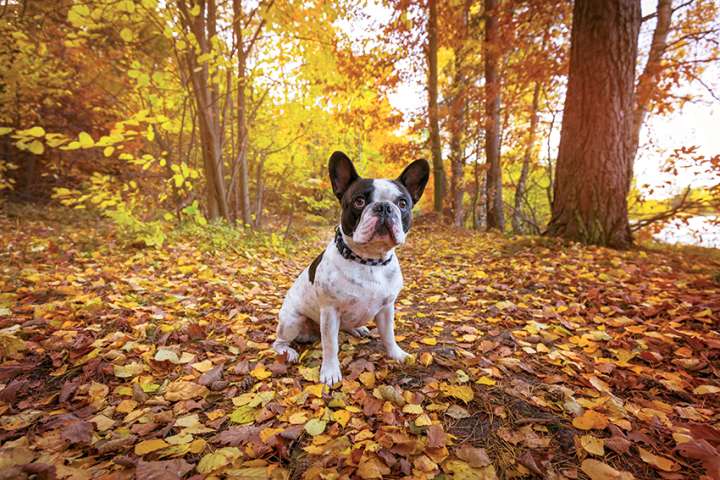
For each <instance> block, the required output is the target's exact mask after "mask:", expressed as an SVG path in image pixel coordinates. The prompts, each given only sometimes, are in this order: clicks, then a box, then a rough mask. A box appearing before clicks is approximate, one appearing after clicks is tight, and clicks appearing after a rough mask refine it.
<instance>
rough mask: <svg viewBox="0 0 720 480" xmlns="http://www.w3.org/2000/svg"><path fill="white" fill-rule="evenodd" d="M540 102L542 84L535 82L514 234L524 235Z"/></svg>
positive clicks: (513, 218) (514, 214)
mask: <svg viewBox="0 0 720 480" xmlns="http://www.w3.org/2000/svg"><path fill="white" fill-rule="evenodd" d="M539 100H540V82H539V81H538V82H535V87H534V88H533V97H532V105H531V106H530V130H529V131H528V139H527V143H526V144H525V154H524V155H523V162H522V167H521V169H520V178H519V179H518V183H517V186H516V187H515V206H514V208H513V215H512V228H513V232H514V233H518V234H520V233H523V225H522V215H521V212H522V204H523V200H524V198H525V188H526V185H527V177H528V173H529V172H530V160H531V159H532V152H533V149H534V148H535V131H536V130H537V123H538V115H537V114H538V103H539Z"/></svg>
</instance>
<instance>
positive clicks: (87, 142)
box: [78, 132, 95, 148]
mask: <svg viewBox="0 0 720 480" xmlns="http://www.w3.org/2000/svg"><path fill="white" fill-rule="evenodd" d="M78 142H79V143H80V147H82V148H90V147H92V146H94V145H95V141H94V140H93V138H92V137H91V136H90V135H89V134H88V133H86V132H80V135H78Z"/></svg>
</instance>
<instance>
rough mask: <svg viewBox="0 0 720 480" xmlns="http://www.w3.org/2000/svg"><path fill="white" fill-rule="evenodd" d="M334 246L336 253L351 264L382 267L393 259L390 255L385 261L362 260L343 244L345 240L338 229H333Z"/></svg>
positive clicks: (379, 259) (374, 259)
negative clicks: (350, 261)
mask: <svg viewBox="0 0 720 480" xmlns="http://www.w3.org/2000/svg"><path fill="white" fill-rule="evenodd" d="M335 246H336V247H337V249H338V251H339V252H340V255H341V256H342V257H343V258H345V259H347V260H352V261H353V262H357V263H361V264H363V265H370V266H384V265H387V264H388V263H390V261H391V260H392V259H393V256H392V254H390V256H389V257H388V258H386V259H385V260H383V259H382V258H364V257H361V256H360V255H357V254H356V253H355V252H353V251H352V250H351V249H350V247H348V246H347V244H346V243H345V240H343V236H342V232H341V231H340V227H337V228H336V229H335Z"/></svg>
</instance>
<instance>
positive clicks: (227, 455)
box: [196, 447, 240, 474]
mask: <svg viewBox="0 0 720 480" xmlns="http://www.w3.org/2000/svg"><path fill="white" fill-rule="evenodd" d="M239 457H240V450H239V449H238V448H237V447H225V448H220V449H218V450H215V451H214V452H213V453H208V454H207V455H205V456H204V457H203V458H202V459H200V463H198V465H197V467H196V468H197V471H198V473H202V474H207V473H210V472H214V471H215V470H218V469H219V468H222V467H224V466H226V465H228V464H230V462H232V461H233V460H235V459H237V458H239Z"/></svg>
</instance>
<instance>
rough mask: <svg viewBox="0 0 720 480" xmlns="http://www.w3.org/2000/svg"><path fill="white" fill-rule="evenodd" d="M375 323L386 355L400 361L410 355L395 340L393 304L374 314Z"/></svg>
mask: <svg viewBox="0 0 720 480" xmlns="http://www.w3.org/2000/svg"><path fill="white" fill-rule="evenodd" d="M375 323H376V324H377V327H378V332H379V333H380V338H382V341H383V345H385V351H386V352H387V354H388V357H390V358H392V359H393V360H397V361H398V362H400V363H402V362H404V361H405V359H406V358H407V357H409V356H410V354H409V353H407V352H406V351H405V350H403V349H402V348H400V346H399V345H398V344H397V342H396V341H395V305H394V304H392V303H391V304H389V305H387V306H385V307H383V309H382V310H380V312H379V313H378V314H377V315H376V316H375Z"/></svg>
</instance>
